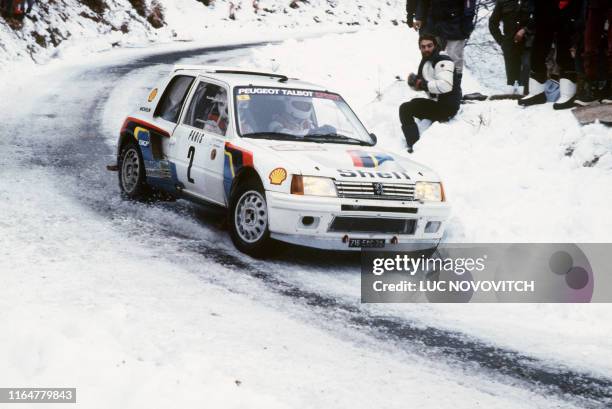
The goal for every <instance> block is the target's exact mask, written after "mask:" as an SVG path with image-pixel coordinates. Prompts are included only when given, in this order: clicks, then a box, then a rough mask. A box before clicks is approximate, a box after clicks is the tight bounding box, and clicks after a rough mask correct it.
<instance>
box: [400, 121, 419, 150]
mask: <svg viewBox="0 0 612 409" xmlns="http://www.w3.org/2000/svg"><path fill="white" fill-rule="evenodd" d="M402 131H403V132H404V137H405V138H406V145H407V146H408V153H412V152H414V149H413V146H414V144H415V143H417V142H418V141H419V127H418V126H417V124H416V123H412V124H409V125H407V126H402Z"/></svg>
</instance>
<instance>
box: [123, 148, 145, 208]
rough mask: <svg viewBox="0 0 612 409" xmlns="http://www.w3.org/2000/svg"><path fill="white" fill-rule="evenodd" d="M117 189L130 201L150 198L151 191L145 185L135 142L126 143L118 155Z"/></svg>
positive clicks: (143, 172) (141, 162)
mask: <svg viewBox="0 0 612 409" xmlns="http://www.w3.org/2000/svg"><path fill="white" fill-rule="evenodd" d="M119 187H120V188H121V192H122V193H123V194H124V195H125V196H127V197H128V198H130V199H134V200H144V199H149V198H151V189H150V188H149V186H148V185H147V183H146V174H145V167H144V161H143V159H142V154H141V153H140V149H139V148H138V145H137V144H136V143H135V142H131V141H130V142H128V143H127V144H126V145H125V146H124V147H123V148H122V149H121V153H120V154H119Z"/></svg>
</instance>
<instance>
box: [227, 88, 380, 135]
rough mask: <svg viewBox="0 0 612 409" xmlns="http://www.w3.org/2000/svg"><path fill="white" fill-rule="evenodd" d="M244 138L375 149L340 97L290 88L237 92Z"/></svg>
mask: <svg viewBox="0 0 612 409" xmlns="http://www.w3.org/2000/svg"><path fill="white" fill-rule="evenodd" d="M234 97H235V101H236V120H237V126H238V132H239V134H240V136H242V137H243V138H261V139H273V140H295V141H305V142H318V143H346V144H355V145H372V144H373V140H372V138H371V137H370V135H369V134H368V132H367V130H366V129H365V128H364V126H363V125H362V124H361V122H360V121H359V119H358V118H357V116H356V115H355V114H354V113H353V111H352V110H351V108H350V107H349V106H348V104H347V103H346V102H344V100H343V99H342V97H340V96H339V95H337V94H333V93H329V92H320V91H309V90H298V89H290V88H260V87H238V88H235V89H234Z"/></svg>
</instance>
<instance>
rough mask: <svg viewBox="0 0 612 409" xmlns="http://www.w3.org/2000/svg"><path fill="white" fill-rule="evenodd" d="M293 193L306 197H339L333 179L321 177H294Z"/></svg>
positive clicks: (292, 183) (292, 182)
mask: <svg viewBox="0 0 612 409" xmlns="http://www.w3.org/2000/svg"><path fill="white" fill-rule="evenodd" d="M291 193H292V194H294V195H306V196H327V197H337V196H338V194H337V193H336V185H335V184H334V181H333V179H330V178H324V177H319V176H301V175H293V180H292V181H291Z"/></svg>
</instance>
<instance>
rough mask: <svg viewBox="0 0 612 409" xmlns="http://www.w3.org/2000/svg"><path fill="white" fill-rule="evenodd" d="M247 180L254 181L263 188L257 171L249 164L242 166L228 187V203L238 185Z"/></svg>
mask: <svg viewBox="0 0 612 409" xmlns="http://www.w3.org/2000/svg"><path fill="white" fill-rule="evenodd" d="M248 181H253V182H256V183H258V184H259V185H260V186H261V188H262V189H264V184H263V180H262V179H261V177H260V176H259V173H257V171H256V170H255V168H252V167H250V166H246V167H243V168H242V169H240V171H239V172H238V173H237V174H236V176H235V177H234V180H233V181H232V187H231V188H230V193H229V197H228V198H227V201H228V204H229V203H230V201H231V199H232V197H233V196H234V193H235V192H236V190H237V189H238V187H239V186H240V185H241V184H243V183H246V182H248Z"/></svg>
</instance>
